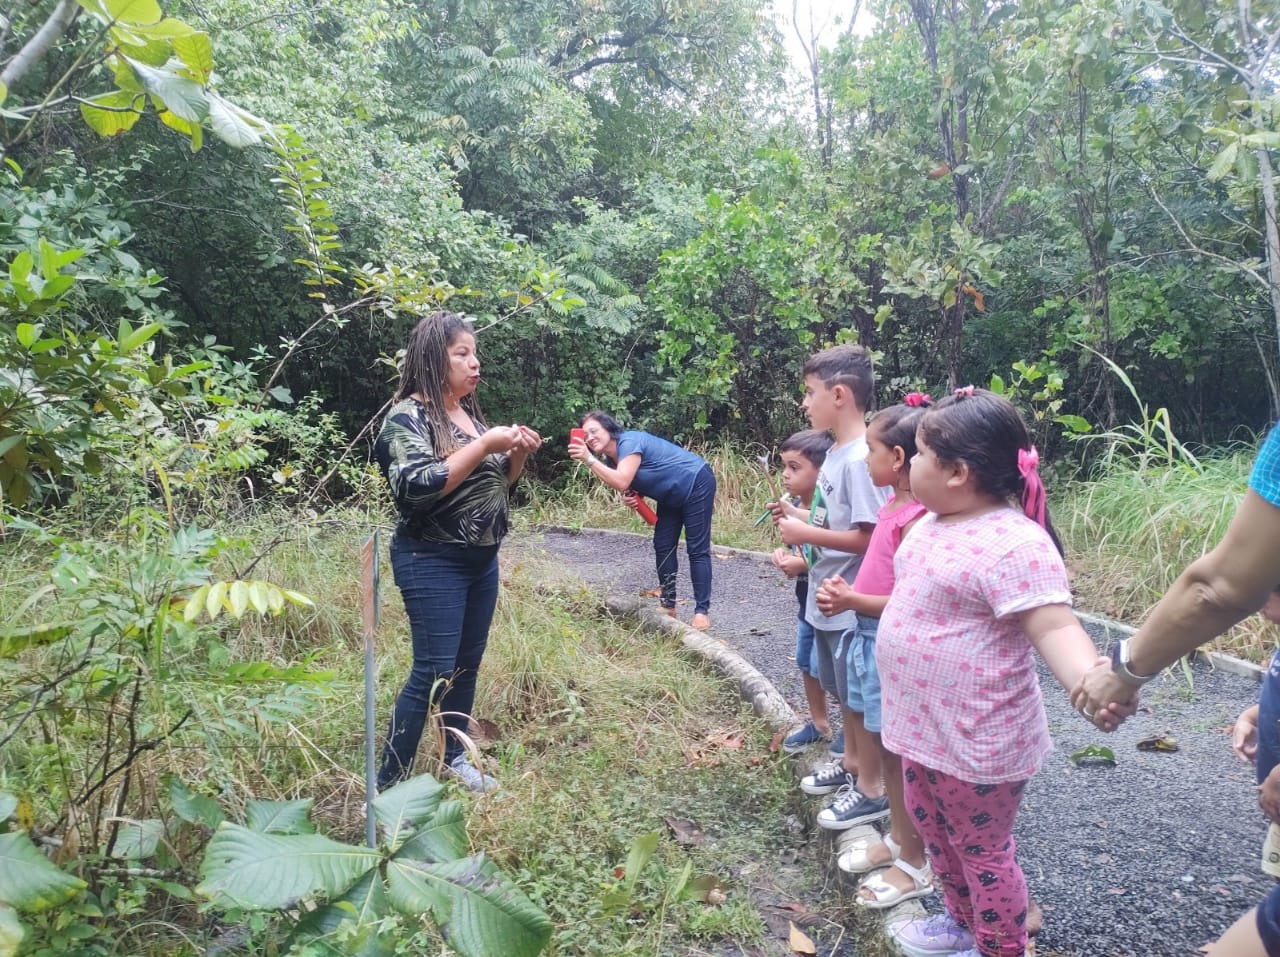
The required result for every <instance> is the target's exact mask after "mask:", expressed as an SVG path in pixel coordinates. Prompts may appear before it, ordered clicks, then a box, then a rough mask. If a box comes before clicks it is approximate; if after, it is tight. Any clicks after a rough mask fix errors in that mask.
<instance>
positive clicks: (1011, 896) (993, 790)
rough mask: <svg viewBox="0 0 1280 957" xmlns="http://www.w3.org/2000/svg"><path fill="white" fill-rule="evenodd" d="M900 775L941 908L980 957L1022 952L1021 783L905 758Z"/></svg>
mask: <svg viewBox="0 0 1280 957" xmlns="http://www.w3.org/2000/svg"><path fill="white" fill-rule="evenodd" d="M902 778H903V784H904V785H905V789H906V799H907V810H908V811H910V813H911V816H912V817H914V818H915V825H916V828H917V829H918V830H919V831H920V836H921V837H923V838H924V843H925V847H926V848H928V851H929V858H930V860H931V861H932V863H933V869H934V872H935V873H937V875H938V877H939V878H941V880H942V888H943V895H944V899H945V901H946V905H947V911H948V912H949V913H950V914H951V916H952V917H953V918H955V919H956V920H957V921H958V922H959V923H961V924H963V925H964V926H965V927H967V928H968V929H969V931H970V933H972V934H973V936H974V939H975V940H976V942H977V947H978V952H979V953H981V954H982V955H983V957H1022V955H1023V953H1024V952H1025V951H1026V947H1027V927H1026V924H1027V882H1026V879H1025V878H1024V877H1023V876H1022V868H1020V867H1019V866H1018V862H1017V861H1016V860H1014V852H1015V850H1016V849H1017V845H1016V844H1015V843H1014V840H1013V819H1014V817H1015V816H1016V815H1017V813H1018V804H1019V803H1021V801H1022V792H1023V791H1024V790H1026V787H1027V782H1026V781H1016V782H1013V783H1006V784H972V783H970V782H968V781H961V780H960V779H959V778H955V777H952V776H951V775H949V774H943V773H942V772H941V771H935V770H933V769H931V768H927V767H925V766H924V765H923V764H919V763H917V762H915V761H912V760H911V759H910V758H903V759H902Z"/></svg>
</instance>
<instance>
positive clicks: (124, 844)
mask: <svg viewBox="0 0 1280 957" xmlns="http://www.w3.org/2000/svg"><path fill="white" fill-rule="evenodd" d="M163 836H164V822H163V821H157V820H155V819H148V820H145V821H126V822H125V823H124V824H122V825H120V830H119V831H118V832H116V842H115V844H113V845H112V847H111V856H112V857H117V858H123V859H124V860H127V861H140V860H143V859H144V858H148V857H150V856H151V855H153V854H154V853H155V852H156V848H157V847H159V846H160V838H162V837H163Z"/></svg>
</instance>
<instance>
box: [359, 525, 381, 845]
mask: <svg viewBox="0 0 1280 957" xmlns="http://www.w3.org/2000/svg"><path fill="white" fill-rule="evenodd" d="M360 564H361V570H362V572H363V581H362V585H363V588H362V589H361V599H362V601H361V612H362V618H363V620H364V811H365V814H364V836H365V842H366V843H367V844H368V845H369V846H370V847H377V845H378V829H377V824H376V822H375V821H374V819H373V799H374V798H375V797H376V796H377V779H376V777H375V775H376V773H377V771H376V769H375V767H374V762H375V760H376V748H377V731H376V728H375V726H374V720H375V719H374V709H373V696H374V689H373V637H374V634H375V633H376V632H377V630H378V585H379V575H378V532H377V530H376V529H375V530H374V533H373V534H372V535H370V536H369V537H368V538H366V539H365V540H364V545H362V546H361V548H360Z"/></svg>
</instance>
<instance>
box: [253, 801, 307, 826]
mask: <svg viewBox="0 0 1280 957" xmlns="http://www.w3.org/2000/svg"><path fill="white" fill-rule="evenodd" d="M310 813H311V799H310V798H301V799H299V800H296V801H259V800H257V799H256V798H254V799H251V800H250V801H249V804H248V806H247V807H246V808H245V824H246V825H247V826H248V828H249V830H251V831H257V832H258V833H259V834H314V833H315V830H316V828H315V825H314V824H312V823H311V820H310V818H308V816H307V815H309V814H310Z"/></svg>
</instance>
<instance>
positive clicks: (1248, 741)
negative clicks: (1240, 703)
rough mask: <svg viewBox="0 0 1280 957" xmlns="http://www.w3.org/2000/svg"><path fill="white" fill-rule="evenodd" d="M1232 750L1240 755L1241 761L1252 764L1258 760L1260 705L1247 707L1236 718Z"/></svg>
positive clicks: (1232, 734)
mask: <svg viewBox="0 0 1280 957" xmlns="http://www.w3.org/2000/svg"><path fill="white" fill-rule="evenodd" d="M1231 750H1232V751H1234V752H1235V753H1236V754H1238V755H1239V756H1240V760H1241V761H1247V762H1249V763H1250V764H1252V763H1254V762H1255V761H1257V760H1258V706H1257V705H1256V704H1255V705H1253V706H1252V707H1249V708H1245V709H1244V710H1243V711H1241V712H1240V717H1238V718H1236V723H1235V727H1233V728H1232V729H1231Z"/></svg>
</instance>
